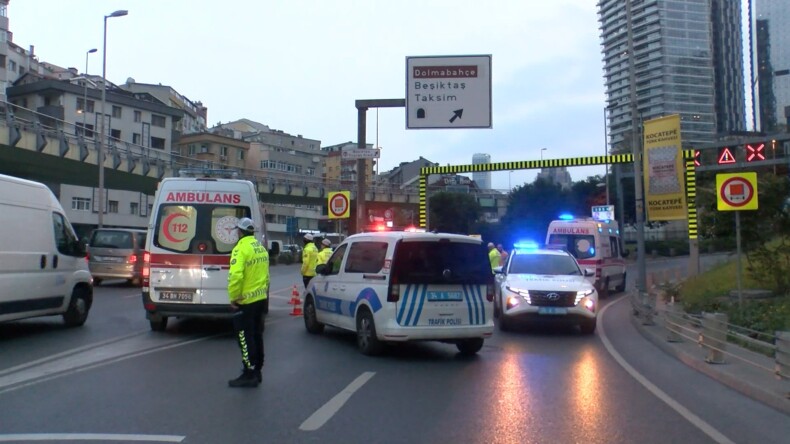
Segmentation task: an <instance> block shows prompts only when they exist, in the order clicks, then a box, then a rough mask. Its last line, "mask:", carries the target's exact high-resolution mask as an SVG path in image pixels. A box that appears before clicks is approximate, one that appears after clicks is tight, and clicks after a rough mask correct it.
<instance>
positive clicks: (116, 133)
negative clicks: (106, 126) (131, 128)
mask: <svg viewBox="0 0 790 444" xmlns="http://www.w3.org/2000/svg"><path fill="white" fill-rule="evenodd" d="M110 137H112V138H113V139H116V140H121V130H118V129H111V130H110Z"/></svg>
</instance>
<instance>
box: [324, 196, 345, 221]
mask: <svg viewBox="0 0 790 444" xmlns="http://www.w3.org/2000/svg"><path fill="white" fill-rule="evenodd" d="M328 199H329V202H328V205H329V218H330V219H342V218H347V217H348V216H349V214H350V210H351V208H350V207H351V205H350V199H349V192H348V191H339V192H336V193H330V194H329V197H328Z"/></svg>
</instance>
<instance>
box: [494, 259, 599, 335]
mask: <svg viewBox="0 0 790 444" xmlns="http://www.w3.org/2000/svg"><path fill="white" fill-rule="evenodd" d="M495 273H496V281H497V290H496V297H495V298H494V316H496V317H498V318H499V328H500V330H502V331H507V330H510V329H512V328H513V327H514V326H516V325H517V324H521V325H525V326H526V325H535V324H547V323H549V324H557V323H562V324H577V325H579V327H580V328H581V331H582V333H585V334H592V333H593V332H595V326H596V322H597V317H598V292H597V291H596V290H595V287H594V286H593V284H592V283H591V282H589V280H587V279H586V277H588V276H592V275H593V274H594V271H593V270H592V269H581V268H580V267H579V264H578V263H577V262H576V259H575V258H574V257H573V256H571V255H570V253H568V252H567V251H564V250H557V249H540V248H537V246H536V245H521V244H517V245H516V248H515V249H514V250H513V251H512V252H511V253H510V255H509V256H508V260H507V263H506V264H505V265H504V266H502V267H497V268H495Z"/></svg>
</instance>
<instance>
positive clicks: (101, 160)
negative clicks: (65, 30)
mask: <svg viewBox="0 0 790 444" xmlns="http://www.w3.org/2000/svg"><path fill="white" fill-rule="evenodd" d="M128 13H129V11H126V10H124V9H119V10H118V11H115V12H113V13H112V14H110V15H105V16H104V46H103V47H102V67H101V80H102V81H101V122H100V124H99V158H98V162H99V192H98V193H97V197H98V199H99V228H101V227H102V226H103V225H104V132H105V129H104V121H105V115H104V112H105V111H104V108H105V106H106V104H107V19H108V18H112V17H123V16H125V15H126V14H128Z"/></svg>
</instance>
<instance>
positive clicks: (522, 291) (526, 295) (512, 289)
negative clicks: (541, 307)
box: [505, 286, 532, 305]
mask: <svg viewBox="0 0 790 444" xmlns="http://www.w3.org/2000/svg"><path fill="white" fill-rule="evenodd" d="M505 289H507V291H509V292H511V293H515V294H517V295H519V296H521V297H522V298H523V299H524V301H526V302H527V304H530V305H532V299H531V298H530V297H529V290H526V289H524V288H516V287H511V286H506V287H505ZM509 299H510V298H508V300H509Z"/></svg>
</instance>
